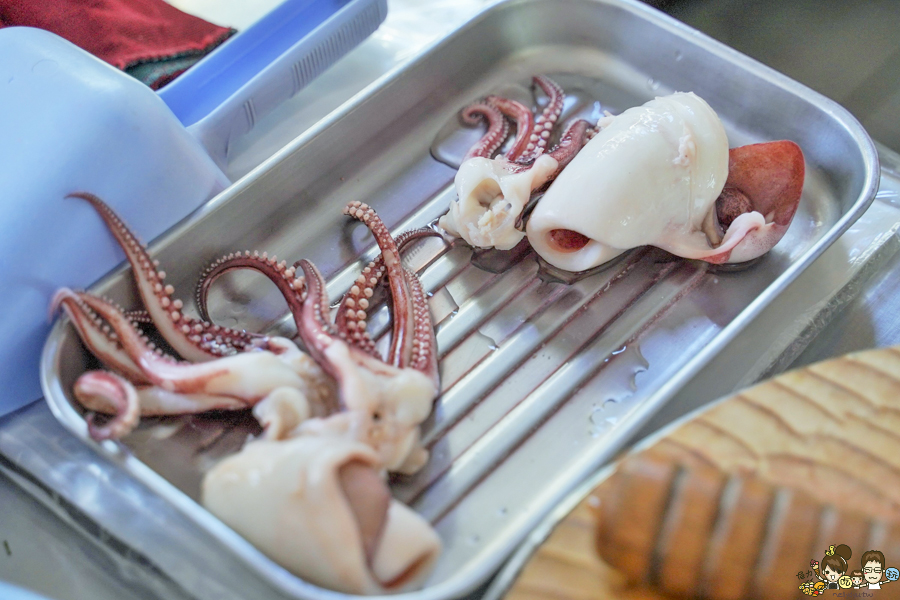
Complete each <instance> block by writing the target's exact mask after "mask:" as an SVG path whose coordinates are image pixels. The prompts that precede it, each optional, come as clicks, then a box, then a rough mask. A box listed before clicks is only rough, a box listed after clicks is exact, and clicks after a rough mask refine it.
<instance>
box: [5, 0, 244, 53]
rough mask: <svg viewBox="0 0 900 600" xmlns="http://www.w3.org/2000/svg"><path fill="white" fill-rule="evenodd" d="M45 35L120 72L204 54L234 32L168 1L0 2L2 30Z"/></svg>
mask: <svg viewBox="0 0 900 600" xmlns="http://www.w3.org/2000/svg"><path fill="white" fill-rule="evenodd" d="M13 25H25V26H28V27H38V28H40V29H46V30H47V31H52V32H53V33H55V34H57V35H59V36H61V37H63V38H65V39H67V40H69V41H70V42H72V43H73V44H75V45H77V46H79V47H81V48H83V49H84V50H87V51H88V52H90V53H91V54H93V55H94V56H97V57H99V58H102V59H103V60H105V61H106V62H108V63H110V64H111V65H113V66H116V67H118V68H120V69H125V68H128V67H131V66H134V65H136V64H140V63H145V62H152V61H158V60H164V59H166V58H171V57H174V56H183V55H190V54H202V53H204V52H206V51H208V50H209V49H210V48H213V47H215V46H216V45H218V44H219V43H220V42H222V41H223V40H224V39H225V38H227V37H228V36H229V35H231V34H232V33H233V32H234V30H232V29H229V28H227V27H219V26H218V25H213V24H212V23H208V22H207V21H204V20H203V19H199V18H197V17H195V16H193V15H189V14H186V13H183V12H181V11H180V10H178V9H177V8H175V7H173V6H171V5H169V4H167V3H166V2H164V1H163V0H0V27H3V26H13Z"/></svg>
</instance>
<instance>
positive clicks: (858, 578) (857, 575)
mask: <svg viewBox="0 0 900 600" xmlns="http://www.w3.org/2000/svg"><path fill="white" fill-rule="evenodd" d="M850 580H851V581H852V582H853V589H854V590H858V589H859V588H861V587H862V582H863V572H862V571H860V570H859V569H856V570H855V571H853V572H852V573H850Z"/></svg>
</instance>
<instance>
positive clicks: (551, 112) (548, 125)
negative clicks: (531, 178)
mask: <svg viewBox="0 0 900 600" xmlns="http://www.w3.org/2000/svg"><path fill="white" fill-rule="evenodd" d="M533 81H534V84H535V85H536V86H537V87H540V88H541V89H542V90H544V93H545V94H547V97H548V100H547V105H546V106H545V107H544V110H543V111H541V114H540V116H539V117H537V119H535V122H534V128H533V129H532V130H531V135H530V136H529V137H528V144H527V145H526V146H525V153H523V154H522V156H521V157H520V158H519V162H528V161H533V160H534V159H536V158H537V157H538V156H540V155H541V154H543V153H544V151H545V150H546V149H547V146H548V145H549V143H550V135H551V134H552V133H553V128H554V127H555V126H556V121H557V120H558V119H559V116H560V115H561V114H562V110H563V103H564V100H565V97H566V96H565V93H564V92H563V89H562V88H561V87H560V86H559V84H557V83H556V82H555V81H553V80H552V79H550V78H549V77H547V76H545V75H537V76H535V77H534V78H533Z"/></svg>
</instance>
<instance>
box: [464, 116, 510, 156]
mask: <svg viewBox="0 0 900 600" xmlns="http://www.w3.org/2000/svg"><path fill="white" fill-rule="evenodd" d="M461 118H462V120H463V122H464V123H467V124H469V125H476V124H477V123H478V122H479V120H483V121H485V122H486V123H487V125H488V129H487V132H485V134H484V135H483V136H482V137H481V139H480V140H479V141H478V143H477V144H475V145H474V146H472V147H471V148H470V149H469V152H468V153H466V156H465V158H464V159H463V160H468V159H470V158H473V157H475V156H484V157H486V158H490V157H491V156H493V154H494V152H496V151H497V149H498V148H499V147H500V146H501V144H503V142H504V141H505V140H506V138H507V136H508V135H509V123H507V122H506V119H505V118H504V117H503V114H502V113H501V112H500V111H499V110H498V109H497V108H496V107H495V106H492V105H490V104H487V103H485V102H476V103H474V104H470V105H469V106H467V107H466V108H465V109H463V111H462V113H461Z"/></svg>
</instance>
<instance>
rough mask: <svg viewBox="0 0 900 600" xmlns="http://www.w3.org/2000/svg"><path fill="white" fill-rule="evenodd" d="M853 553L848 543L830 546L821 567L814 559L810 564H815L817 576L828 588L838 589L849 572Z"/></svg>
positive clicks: (814, 570) (814, 571)
mask: <svg viewBox="0 0 900 600" xmlns="http://www.w3.org/2000/svg"><path fill="white" fill-rule="evenodd" d="M852 555H853V552H852V551H851V550H850V546H848V545H847V544H841V545H839V546H829V547H828V552H826V553H825V557H824V558H823V559H822V565H821V569H820V568H817V565H815V564H813V563H814V561H813V562H810V564H811V565H812V566H813V573H814V574H815V576H816V577H818V578H819V579H820V580H821V581H823V582H824V583H825V588H826V589H829V590H837V589H840V586H839V584H838V580H839V579H840V578H841V577H842V576H843V575H844V573H846V572H847V561H848V560H850V557H851V556H852ZM883 561H884V557H883V556H882V564H883ZM863 572H865V569H863ZM880 577H881V571H879V578H880Z"/></svg>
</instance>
